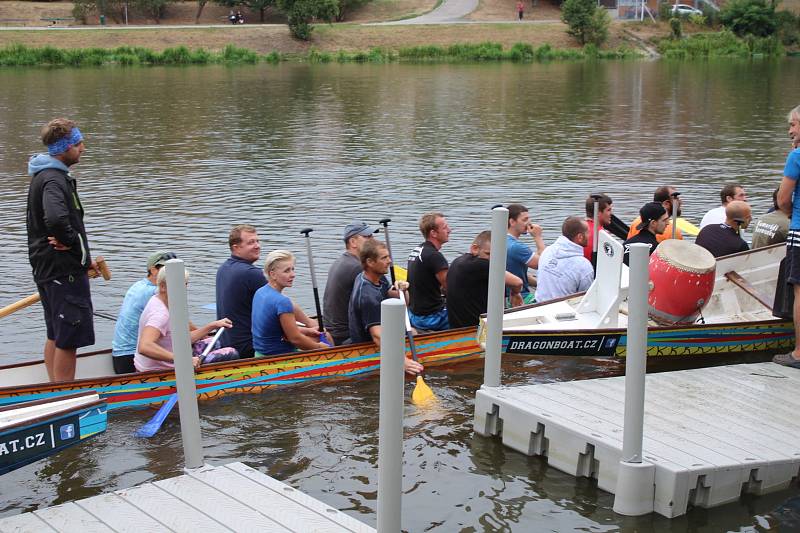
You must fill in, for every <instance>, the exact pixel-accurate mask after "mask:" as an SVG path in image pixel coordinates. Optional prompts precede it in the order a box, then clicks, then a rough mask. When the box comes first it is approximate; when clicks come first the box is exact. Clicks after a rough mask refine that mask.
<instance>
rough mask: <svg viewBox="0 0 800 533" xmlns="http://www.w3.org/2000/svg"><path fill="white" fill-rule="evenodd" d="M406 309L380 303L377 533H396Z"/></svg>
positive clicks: (399, 501)
mask: <svg viewBox="0 0 800 533" xmlns="http://www.w3.org/2000/svg"><path fill="white" fill-rule="evenodd" d="M405 314H406V306H405V305H404V304H403V302H401V301H400V300H398V299H396V298H389V299H386V300H384V301H383V302H381V370H380V380H381V392H380V394H381V399H380V414H379V419H378V533H398V532H399V531H400V516H401V508H402V490H403V399H404V396H403V383H404V378H403V359H404V358H405V356H406V342H405V333H406V330H405Z"/></svg>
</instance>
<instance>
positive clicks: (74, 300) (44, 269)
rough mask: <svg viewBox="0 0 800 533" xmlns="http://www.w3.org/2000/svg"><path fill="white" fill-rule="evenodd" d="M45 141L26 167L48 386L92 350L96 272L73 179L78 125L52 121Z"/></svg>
mask: <svg viewBox="0 0 800 533" xmlns="http://www.w3.org/2000/svg"><path fill="white" fill-rule="evenodd" d="M41 139H42V142H43V143H44V145H45V146H47V153H46V154H37V155H34V156H33V157H31V159H30V161H28V174H29V175H30V176H31V177H32V179H31V183H30V186H29V188H28V206H27V212H26V225H27V231H28V259H29V260H30V263H31V267H32V268H33V279H34V281H35V282H36V288H37V290H38V291H39V295H40V296H41V299H42V308H43V309H44V322H45V325H46V327H47V341H46V342H45V345H44V362H45V367H46V368H47V375H48V377H49V378H50V381H70V380H73V379H75V361H76V359H75V357H76V353H77V350H78V348H81V347H83V346H90V345H92V344H94V324H93V322H92V311H93V309H92V298H91V294H90V291H89V275H88V271H89V269H94V270H95V271H98V269H97V264H96V263H95V262H94V261H93V260H92V256H91V254H90V252H89V241H88V239H87V237H86V228H85V227H84V225H83V216H84V211H83V204H81V201H80V198H78V185H77V181H76V180H75V178H74V177H72V176H71V175H70V167H71V166H73V165H75V164H76V163H78V162H79V161H80V158H81V155H82V154H83V152H84V150H85V147H84V145H83V135H82V134H81V132H80V130H79V129H78V127H77V126H76V125H75V122H73V121H71V120H68V119H66V118H56V119H53V120H51V121H50V122H49V123H48V124H47V125H46V126H44V127H43V128H42V130H41Z"/></svg>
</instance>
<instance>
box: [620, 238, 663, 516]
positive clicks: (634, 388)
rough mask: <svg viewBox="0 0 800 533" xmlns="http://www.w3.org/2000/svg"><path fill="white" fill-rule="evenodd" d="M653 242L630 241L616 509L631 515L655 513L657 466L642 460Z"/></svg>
mask: <svg viewBox="0 0 800 533" xmlns="http://www.w3.org/2000/svg"><path fill="white" fill-rule="evenodd" d="M649 250H650V245H648V244H643V243H637V244H631V245H630V252H629V253H630V260H629V266H630V281H629V283H628V338H627V347H626V357H625V417H624V424H625V425H624V429H623V434H622V458H621V459H620V464H619V472H618V475H617V490H616V492H615V497H614V511H615V512H617V513H620V514H624V515H629V516H638V515H642V514H647V513H651V512H652V511H653V502H654V489H653V486H654V483H655V466H654V465H652V464H648V463H643V462H642V436H643V428H644V388H645V373H646V371H647V368H646V366H647V365H646V361H645V360H646V357H647V293H648V291H649V281H650V275H649V272H648V265H647V263H648V256H649V253H648V252H649Z"/></svg>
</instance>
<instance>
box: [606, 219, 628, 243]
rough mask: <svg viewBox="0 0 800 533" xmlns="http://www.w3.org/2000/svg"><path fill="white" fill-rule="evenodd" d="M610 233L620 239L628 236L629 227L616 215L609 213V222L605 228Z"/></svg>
mask: <svg viewBox="0 0 800 533" xmlns="http://www.w3.org/2000/svg"><path fill="white" fill-rule="evenodd" d="M606 229H607V230H608V231H610V232H611V234H612V235H614V236H615V237H617V238H618V239H621V240H623V241H624V240H626V239H627V238H628V231H630V228H629V227H628V225H627V224H626V223H624V222H623V221H622V220H620V218H619V217H618V216H617V215H613V214H612V215H611V224H610V225H609V226H608V227H607V228H606Z"/></svg>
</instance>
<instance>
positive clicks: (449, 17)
mask: <svg viewBox="0 0 800 533" xmlns="http://www.w3.org/2000/svg"><path fill="white" fill-rule="evenodd" d="M477 8H478V0H444V2H442V4H441V5H440V6H439V7H437V8H436V9H434V10H433V11H431V12H429V13H425V14H424V15H420V16H419V17H415V18H413V19H406V20H396V21H393V22H381V23H378V24H376V26H377V25H381V26H388V25H401V24H443V23H451V22H472V21H464V20H461V19H463V18H464V17H465V16H467V15H469V14H470V13H472V12H473V11H475V10H476V9H477Z"/></svg>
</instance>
